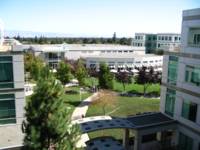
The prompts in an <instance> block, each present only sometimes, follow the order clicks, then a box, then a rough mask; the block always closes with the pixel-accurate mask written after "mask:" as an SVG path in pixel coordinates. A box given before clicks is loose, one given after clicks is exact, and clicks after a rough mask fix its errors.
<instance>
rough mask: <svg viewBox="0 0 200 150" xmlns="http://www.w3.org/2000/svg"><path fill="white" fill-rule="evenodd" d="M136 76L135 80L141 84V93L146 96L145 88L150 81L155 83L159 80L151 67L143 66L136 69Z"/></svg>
mask: <svg viewBox="0 0 200 150" xmlns="http://www.w3.org/2000/svg"><path fill="white" fill-rule="evenodd" d="M138 70H139V72H138V76H137V77H136V82H137V83H138V84H143V86H144V88H143V92H144V93H143V94H144V96H146V90H147V88H148V87H149V85H150V84H152V83H157V82H158V81H159V80H158V79H157V78H156V76H155V73H154V69H153V67H150V68H149V70H147V67H145V66H143V67H142V68H139V69H138Z"/></svg>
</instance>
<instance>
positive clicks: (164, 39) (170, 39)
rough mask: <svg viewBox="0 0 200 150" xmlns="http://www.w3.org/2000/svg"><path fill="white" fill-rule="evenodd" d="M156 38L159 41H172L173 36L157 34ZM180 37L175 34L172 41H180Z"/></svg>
mask: <svg viewBox="0 0 200 150" xmlns="http://www.w3.org/2000/svg"><path fill="white" fill-rule="evenodd" d="M158 40H160V41H172V40H173V36H158ZM180 40H181V37H180V36H175V37H174V41H180Z"/></svg>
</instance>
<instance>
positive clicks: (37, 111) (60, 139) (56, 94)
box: [22, 69, 79, 150]
mask: <svg viewBox="0 0 200 150" xmlns="http://www.w3.org/2000/svg"><path fill="white" fill-rule="evenodd" d="M43 71H44V72H46V71H47V70H46V69H45V70H43ZM43 75H44V76H42V78H40V80H39V82H38V83H37V87H36V89H35V92H34V94H33V95H32V96H31V99H30V100H28V101H27V105H26V107H25V110H26V112H25V117H26V121H24V122H23V125H22V129H23V132H24V133H25V138H24V146H25V149H31V150H39V149H40V150H53V149H58V150H73V149H75V142H76V141H77V139H78V136H79V128H78V127H77V125H72V124H71V121H70V120H71V119H70V113H69V109H67V107H66V105H65V102H64V99H63V94H64V91H63V87H62V85H61V84H60V82H57V80H56V79H55V78H54V77H53V76H52V75H51V73H49V72H48V73H45V74H43Z"/></svg>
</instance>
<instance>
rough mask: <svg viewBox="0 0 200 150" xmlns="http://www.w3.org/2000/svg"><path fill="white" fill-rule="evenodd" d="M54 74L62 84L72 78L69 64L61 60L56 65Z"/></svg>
mask: <svg viewBox="0 0 200 150" xmlns="http://www.w3.org/2000/svg"><path fill="white" fill-rule="evenodd" d="M56 75H57V79H58V80H60V81H61V82H62V84H66V83H68V82H69V81H70V79H71V78H72V75H71V70H70V66H69V64H67V63H65V62H64V61H61V62H60V63H59V65H58V69H57V73H56Z"/></svg>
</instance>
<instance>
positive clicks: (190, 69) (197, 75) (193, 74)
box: [185, 65, 200, 86]
mask: <svg viewBox="0 0 200 150" xmlns="http://www.w3.org/2000/svg"><path fill="white" fill-rule="evenodd" d="M185 82H188V83H192V84H194V85H196V86H200V67H195V66H189V65H186V68H185Z"/></svg>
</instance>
